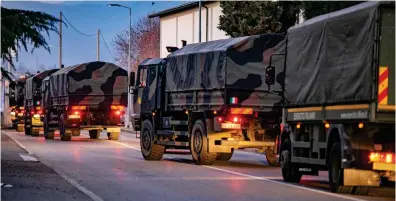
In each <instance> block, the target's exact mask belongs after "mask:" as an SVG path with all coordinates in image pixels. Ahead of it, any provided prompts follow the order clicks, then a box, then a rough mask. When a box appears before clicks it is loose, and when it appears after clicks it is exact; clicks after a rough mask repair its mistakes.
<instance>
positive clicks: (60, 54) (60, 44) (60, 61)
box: [59, 12, 63, 68]
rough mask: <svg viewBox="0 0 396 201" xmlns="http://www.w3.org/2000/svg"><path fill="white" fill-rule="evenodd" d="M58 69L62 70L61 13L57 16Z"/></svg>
mask: <svg viewBox="0 0 396 201" xmlns="http://www.w3.org/2000/svg"><path fill="white" fill-rule="evenodd" d="M59 20H60V22H59V68H62V23H63V21H62V12H60V14H59Z"/></svg>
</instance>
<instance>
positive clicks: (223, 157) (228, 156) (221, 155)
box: [216, 150, 234, 161]
mask: <svg viewBox="0 0 396 201" xmlns="http://www.w3.org/2000/svg"><path fill="white" fill-rule="evenodd" d="M233 153H234V150H232V151H231V153H217V157H216V160H219V161H229V160H230V159H231V157H232V154H233Z"/></svg>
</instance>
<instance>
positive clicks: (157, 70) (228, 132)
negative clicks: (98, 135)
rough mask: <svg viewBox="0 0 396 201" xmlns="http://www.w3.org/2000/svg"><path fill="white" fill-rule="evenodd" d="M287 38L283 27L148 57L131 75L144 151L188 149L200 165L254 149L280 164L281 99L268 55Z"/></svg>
mask: <svg viewBox="0 0 396 201" xmlns="http://www.w3.org/2000/svg"><path fill="white" fill-rule="evenodd" d="M283 40H284V36H283V35H276V34H269V35H257V36H246V37H240V38H230V39H224V40H217V41H210V42H204V43H197V44H189V45H186V46H184V47H182V48H181V49H178V50H176V51H174V52H172V53H171V54H170V55H169V56H168V57H167V58H156V59H146V60H144V61H143V62H142V63H141V64H140V65H139V67H138V71H137V79H136V83H135V74H134V73H131V79H130V81H131V83H130V86H132V87H131V91H130V92H131V93H133V94H135V95H134V106H135V113H138V114H139V115H137V116H136V117H135V124H134V125H135V130H140V139H141V152H142V155H143V157H144V158H145V159H146V160H160V159H161V158H162V156H163V154H164V152H165V149H187V150H190V152H191V155H192V157H193V160H194V161H195V163H196V164H205V165H210V164H213V162H214V161H215V160H224V161H227V160H230V158H231V157H232V155H233V152H234V150H237V149H244V148H255V149H258V150H262V151H265V152H266V158H267V162H268V163H269V164H270V165H277V159H276V155H275V152H274V151H275V150H274V147H275V143H276V136H277V135H279V132H280V128H279V122H280V117H281V108H280V105H281V103H280V102H281V100H282V98H281V96H280V95H279V94H278V93H276V92H271V93H270V92H269V91H268V88H267V86H266V84H265V81H264V80H265V79H266V78H265V67H266V66H267V65H268V63H269V60H268V59H269V56H270V55H271V54H272V53H273V51H274V50H276V49H277V48H278V44H279V43H280V42H281V41H283ZM280 47H282V46H280ZM275 86H277V87H278V91H281V87H280V85H279V84H277V85H275Z"/></svg>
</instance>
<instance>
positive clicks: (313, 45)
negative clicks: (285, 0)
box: [268, 2, 396, 194]
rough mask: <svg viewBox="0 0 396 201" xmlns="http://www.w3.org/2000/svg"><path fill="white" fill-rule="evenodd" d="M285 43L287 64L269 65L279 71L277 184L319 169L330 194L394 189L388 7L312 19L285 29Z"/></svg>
mask: <svg viewBox="0 0 396 201" xmlns="http://www.w3.org/2000/svg"><path fill="white" fill-rule="evenodd" d="M286 44H287V45H286V51H285V53H286V65H285V66H283V65H274V67H275V68H280V69H284V70H285V80H284V83H285V86H284V89H285V93H284V94H285V98H286V99H287V104H286V105H285V107H284V116H283V117H284V118H283V124H282V133H281V137H280V143H279V149H277V150H279V153H280V157H279V160H280V164H281V171H282V175H283V180H284V181H285V182H299V181H300V179H301V176H302V175H318V171H320V170H324V171H329V174H328V175H329V185H330V189H331V191H332V192H337V193H359V194H360V193H361V194H365V193H367V192H368V190H369V189H370V188H369V187H371V186H383V185H385V186H386V185H387V184H391V186H393V188H394V181H395V124H394V122H395V93H394V92H395V70H396V69H395V4H394V2H393V3H381V2H366V3H361V4H358V5H356V6H353V7H350V8H346V9H343V10H340V11H337V12H333V13H329V14H326V15H322V16H318V17H315V18H312V19H310V20H307V21H306V22H304V23H302V24H299V25H296V26H294V27H291V28H290V29H289V30H288V33H287V39H286ZM268 68H272V67H271V66H270V67H268Z"/></svg>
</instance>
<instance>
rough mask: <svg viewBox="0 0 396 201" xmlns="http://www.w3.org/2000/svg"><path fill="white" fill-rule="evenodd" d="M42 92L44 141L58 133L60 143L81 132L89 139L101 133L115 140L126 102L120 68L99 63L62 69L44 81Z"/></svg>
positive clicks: (125, 75) (125, 81) (123, 73)
mask: <svg viewBox="0 0 396 201" xmlns="http://www.w3.org/2000/svg"><path fill="white" fill-rule="evenodd" d="M42 93H43V100H42V101H43V108H44V114H45V115H44V119H43V121H44V137H45V139H48V140H50V139H54V131H55V130H59V132H60V138H61V140H62V141H70V140H71V138H72V135H79V133H80V130H81V129H85V130H89V136H90V138H92V139H97V138H99V135H100V131H102V130H106V131H107V137H108V139H109V140H117V139H118V137H119V134H120V131H121V127H122V126H123V125H124V122H122V121H121V118H120V116H121V115H122V114H123V113H124V112H125V107H126V105H127V102H128V101H127V93H128V73H127V72H126V71H125V70H124V69H122V68H121V67H119V66H117V65H115V64H112V63H107V62H100V61H95V62H88V63H83V64H78V65H74V66H69V67H65V68H62V69H60V70H59V71H57V72H56V73H54V74H52V75H51V76H50V77H49V79H46V80H44V82H43V86H42Z"/></svg>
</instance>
